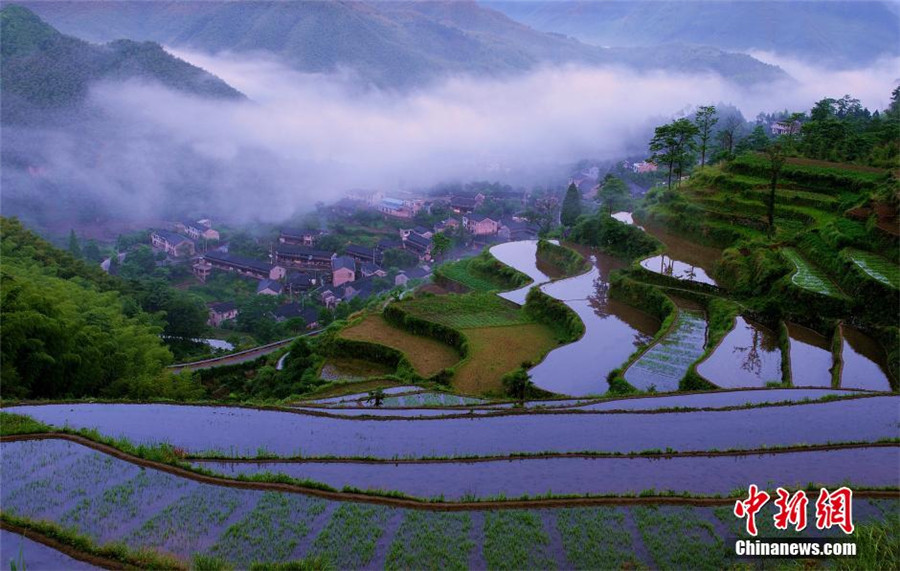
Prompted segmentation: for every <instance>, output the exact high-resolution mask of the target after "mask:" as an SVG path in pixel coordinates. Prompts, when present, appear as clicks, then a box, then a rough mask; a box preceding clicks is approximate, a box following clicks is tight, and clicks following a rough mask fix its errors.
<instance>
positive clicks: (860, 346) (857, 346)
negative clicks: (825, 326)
mask: <svg viewBox="0 0 900 571" xmlns="http://www.w3.org/2000/svg"><path fill="white" fill-rule="evenodd" d="M841 333H842V334H843V338H844V340H843V343H844V345H843V347H842V348H841V358H842V359H843V361H844V366H843V369H842V370H841V387H844V388H851V389H868V390H871V391H889V390H891V383H890V381H889V380H888V376H887V372H886V371H887V361H886V359H885V355H884V350H883V349H882V348H881V345H879V344H878V342H877V341H875V340H874V339H872V338H871V337H869V336H868V335H866V334H865V333H863V332H862V331H860V330H858V329H854V328H853V327H848V326H846V325H842V326H841Z"/></svg>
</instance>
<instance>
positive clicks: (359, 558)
mask: <svg viewBox="0 0 900 571" xmlns="http://www.w3.org/2000/svg"><path fill="white" fill-rule="evenodd" d="M395 511H396V510H395V509H393V508H388V507H384V506H373V505H365V504H350V503H346V504H341V506H340V507H338V508H337V510H335V512H334V514H333V515H332V516H331V520H330V521H329V522H328V524H327V525H326V526H325V528H324V529H323V530H322V532H321V533H319V535H318V537H316V540H315V541H314V542H313V544H312V548H311V549H310V554H311V555H313V556H318V557H322V558H323V559H325V560H326V561H328V562H329V563H330V564H331V565H333V566H334V567H336V568H338V569H350V568H352V569H360V568H363V567H366V566H367V565H368V564H369V562H370V561H371V560H372V557H373V556H374V555H375V546H376V542H377V541H378V539H379V538H380V537H381V535H382V533H383V532H384V529H383V528H384V525H385V523H387V520H388V519H389V518H390V517H391V516H392V515H393V514H394V512H395Z"/></svg>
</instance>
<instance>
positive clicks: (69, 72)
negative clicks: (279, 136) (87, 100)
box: [0, 5, 243, 123]
mask: <svg viewBox="0 0 900 571" xmlns="http://www.w3.org/2000/svg"><path fill="white" fill-rule="evenodd" d="M0 54H2V62H0V79H2V83H0V89H2V96H3V110H2V119H3V122H4V123H9V122H27V121H29V120H30V119H33V118H34V115H35V112H37V111H40V110H48V109H55V108H63V107H66V106H69V105H72V104H77V103H79V102H80V101H82V100H83V98H84V96H85V95H86V93H87V91H88V88H89V85H90V84H91V83H92V82H95V81H100V80H129V79H135V78H139V79H146V80H151V81H154V82H157V83H160V84H162V85H165V86H166V87H169V88H172V89H176V90H179V91H184V92H187V93H192V94H196V95H202V96H206V97H214V98H223V99H240V98H243V95H242V94H241V93H240V92H238V91H237V90H235V89H234V88H232V87H230V86H229V85H228V84H227V83H225V82H224V81H222V80H221V79H219V78H217V77H215V76H213V75H211V74H209V73H207V72H205V71H203V70H202V69H200V68H198V67H194V66H193V65H191V64H189V63H187V62H184V61H182V60H180V59H178V58H176V57H173V56H172V55H170V54H168V53H167V52H166V51H165V50H163V49H162V47H161V46H160V45H159V44H155V43H152V42H133V41H130V40H117V41H114V42H110V43H108V44H105V45H94V44H89V43H87V42H85V41H83V40H79V39H77V38H73V37H70V36H66V35H63V34H61V33H60V32H58V31H57V30H56V29H54V28H53V27H52V26H50V25H49V24H47V23H45V22H44V21H43V20H41V19H40V18H39V17H38V16H36V15H35V14H34V13H32V12H31V11H30V10H28V9H26V8H23V7H20V6H12V5H10V6H5V7H4V8H3V9H2V10H0Z"/></svg>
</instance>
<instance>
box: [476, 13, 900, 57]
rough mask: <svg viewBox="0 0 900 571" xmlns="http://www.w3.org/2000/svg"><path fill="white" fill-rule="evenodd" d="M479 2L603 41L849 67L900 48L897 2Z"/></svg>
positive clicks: (545, 27)
mask: <svg viewBox="0 0 900 571" xmlns="http://www.w3.org/2000/svg"><path fill="white" fill-rule="evenodd" d="M481 4H483V5H485V6H488V7H490V8H494V9H496V10H499V11H500V12H503V13H504V14H506V15H507V16H509V17H511V18H513V19H515V20H518V21H520V22H522V23H525V24H528V25H529V26H533V27H534V28H536V29H538V30H543V31H545V32H557V33H562V34H567V35H570V36H573V37H576V38H578V39H580V40H582V41H585V42H588V43H592V44H595V45H603V46H657V45H661V44H668V43H673V42H690V43H694V44H704V45H709V46H715V47H717V48H721V49H726V50H749V49H757V50H766V51H775V52H778V53H781V54H785V55H791V56H794V57H798V58H801V59H806V60H809V61H814V62H818V63H823V62H824V63H829V64H832V65H834V64H839V65H840V64H842V65H854V66H855V65H859V64H861V63H868V62H870V61H871V60H873V59H876V58H878V57H879V56H882V55H897V54H898V53H900V45H898V43H897V37H898V35H900V8H898V5H897V3H896V2H893V3H892V2H876V1H854V2H851V1H847V0H843V1H830V2H798V1H784V0H772V1H767V2H761V1H756V0H749V1H747V0H737V1H722V0H686V1H682V2H655V1H647V0H635V1H632V0H629V1H627V2H626V1H622V0H608V1H602V2H598V1H561V2H560V1H544V0H534V1H523V0H483V1H482V2H481Z"/></svg>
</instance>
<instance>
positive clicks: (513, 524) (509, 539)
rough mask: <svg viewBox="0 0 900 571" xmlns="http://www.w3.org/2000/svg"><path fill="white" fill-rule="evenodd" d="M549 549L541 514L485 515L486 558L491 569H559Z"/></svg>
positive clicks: (510, 512) (489, 513)
mask: <svg viewBox="0 0 900 571" xmlns="http://www.w3.org/2000/svg"><path fill="white" fill-rule="evenodd" d="M549 545H550V536H549V535H548V534H547V531H546V530H545V529H544V521H543V518H542V517H541V513H540V512H538V511H535V510H531V511H528V510H509V511H499V512H487V513H485V514H484V557H485V560H486V561H487V564H488V568H490V569H556V568H557V562H556V560H555V558H554V557H553V556H552V555H551V553H550V550H549Z"/></svg>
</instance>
